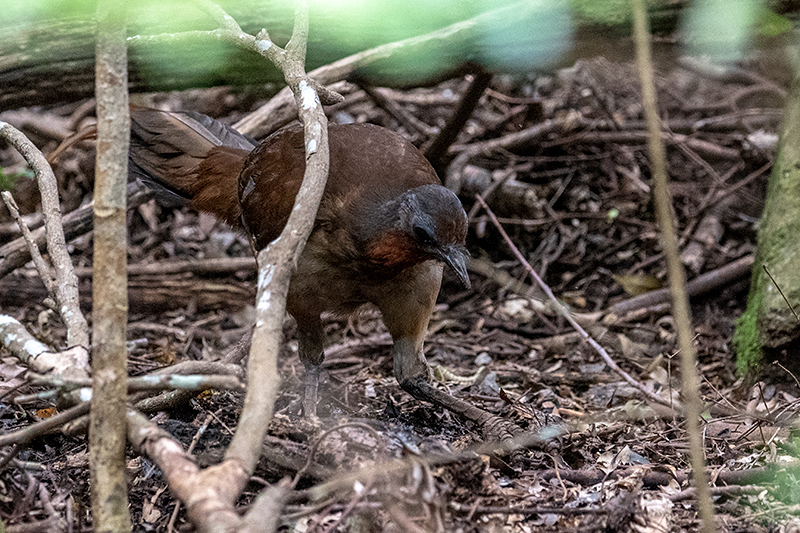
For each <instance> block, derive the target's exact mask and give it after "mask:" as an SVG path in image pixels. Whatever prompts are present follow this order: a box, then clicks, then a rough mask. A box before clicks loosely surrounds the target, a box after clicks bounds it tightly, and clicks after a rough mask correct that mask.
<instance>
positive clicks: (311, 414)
mask: <svg viewBox="0 0 800 533" xmlns="http://www.w3.org/2000/svg"><path fill="white" fill-rule="evenodd" d="M305 366H306V376H305V381H306V391H305V396H304V397H303V416H305V417H306V418H315V417H316V416H317V391H318V390H319V365H313V364H306V365H305Z"/></svg>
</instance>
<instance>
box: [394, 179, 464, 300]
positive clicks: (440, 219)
mask: <svg viewBox="0 0 800 533" xmlns="http://www.w3.org/2000/svg"><path fill="white" fill-rule="evenodd" d="M414 193H415V194H413V196H412V197H411V198H409V200H410V202H409V206H408V207H409V211H408V214H409V215H410V216H409V218H408V219H407V221H406V222H407V224H408V226H410V230H411V233H413V238H414V242H415V243H416V245H417V246H418V247H419V248H420V249H421V250H422V251H424V252H425V253H426V254H427V255H429V256H430V257H431V258H432V259H435V260H438V261H441V262H443V263H444V264H445V265H447V266H449V267H450V268H451V269H452V270H453V272H455V274H456V276H457V277H458V280H459V281H460V282H461V284H462V285H464V287H466V288H470V287H471V284H470V281H469V274H468V272H467V260H468V257H469V254H468V253H467V249H466V246H465V242H466V238H467V214H466V213H465V212H464V208H463V207H462V206H461V202H460V201H459V200H458V197H456V195H455V194H453V192H452V191H450V190H449V189H446V188H445V187H442V186H441V185H426V186H423V187H419V188H417V189H414Z"/></svg>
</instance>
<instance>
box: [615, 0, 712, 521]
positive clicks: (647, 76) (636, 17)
mask: <svg viewBox="0 0 800 533" xmlns="http://www.w3.org/2000/svg"><path fill="white" fill-rule="evenodd" d="M631 5H632V7H633V34H634V40H635V43H636V64H637V67H638V69H639V76H640V80H641V85H642V103H643V107H644V115H645V121H646V122H647V131H648V133H649V139H648V148H649V151H650V166H651V172H652V174H653V199H654V202H655V208H656V218H657V219H658V223H659V226H660V227H661V239H662V243H663V247H664V254H665V255H666V257H667V271H668V272H669V282H670V288H671V291H672V315H673V317H674V318H675V330H676V333H677V335H678V347H679V348H680V351H681V379H682V381H683V387H682V389H683V390H682V394H683V398H684V402H685V406H686V433H687V435H688V438H689V455H690V459H691V464H692V478H693V481H694V488H695V490H696V491H697V503H698V507H699V511H700V521H701V531H702V532H703V533H712V532H713V531H715V530H716V528H715V527H714V505H713V503H712V501H711V494H710V493H709V490H708V479H707V477H706V472H705V456H704V451H703V442H702V438H701V433H700V428H699V420H700V412H701V401H700V390H699V389H700V380H699V379H698V377H697V368H696V363H697V354H696V352H695V348H694V343H693V335H692V323H691V314H690V311H689V298H688V297H687V296H686V274H685V272H684V270H683V265H682V264H681V261H680V256H679V252H678V238H677V235H676V232H675V220H674V215H673V213H672V199H671V197H670V194H669V183H668V176H667V159H666V151H665V148H664V142H663V140H662V138H661V122H660V119H659V116H658V108H657V105H656V90H655V82H654V80H653V78H654V75H653V64H652V56H651V52H650V29H649V27H648V21H647V10H646V8H645V5H644V0H631Z"/></svg>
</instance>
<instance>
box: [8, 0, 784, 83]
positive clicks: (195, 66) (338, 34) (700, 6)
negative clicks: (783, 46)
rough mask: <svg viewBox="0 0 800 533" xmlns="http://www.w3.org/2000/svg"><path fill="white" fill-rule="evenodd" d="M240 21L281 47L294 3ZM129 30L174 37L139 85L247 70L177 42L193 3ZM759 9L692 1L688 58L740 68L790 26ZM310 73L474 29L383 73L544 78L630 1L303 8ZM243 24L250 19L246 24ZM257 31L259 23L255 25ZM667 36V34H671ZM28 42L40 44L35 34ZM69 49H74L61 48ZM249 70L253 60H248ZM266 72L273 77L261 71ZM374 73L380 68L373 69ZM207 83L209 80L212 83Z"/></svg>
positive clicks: (235, 12) (73, 1) (14, 7)
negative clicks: (177, 56)
mask: <svg viewBox="0 0 800 533" xmlns="http://www.w3.org/2000/svg"><path fill="white" fill-rule="evenodd" d="M0 1H2V3H3V7H2V9H0V26H3V25H6V24H5V23H8V22H11V23H13V25H14V26H15V27H16V28H19V29H21V30H24V29H25V27H26V26H27V24H28V23H31V24H32V23H33V22H34V21H37V20H42V19H52V18H84V19H90V18H92V17H93V16H94V9H95V2H94V0H0ZM218 2H219V4H220V5H221V6H222V7H223V8H224V9H226V10H227V11H228V12H229V13H230V14H231V15H232V16H233V17H234V18H235V19H237V20H249V21H250V22H251V24H250V26H247V25H246V24H243V29H244V30H245V31H248V32H250V33H253V34H255V33H257V32H258V31H259V30H260V29H261V26H259V25H258V24H268V26H269V27H268V28H267V29H268V30H269V32H270V35H271V36H272V38H273V40H274V41H275V42H276V43H278V44H280V45H283V44H285V42H286V40H287V39H288V37H289V35H291V28H292V23H293V12H294V0H218ZM127 5H128V6H129V13H130V15H129V17H130V20H129V28H130V31H131V33H132V34H136V35H140V36H148V35H158V34H162V35H163V34H171V35H173V36H174V40H173V42H172V43H171V44H167V45H165V44H164V43H163V41H162V42H161V44H159V43H157V42H155V41H153V43H152V44H151V43H150V42H149V41H148V40H147V39H144V40H141V39H140V40H139V41H137V46H138V47H141V48H142V49H143V50H144V51H145V53H143V54H139V55H138V56H137V57H138V58H139V63H138V64H137V68H138V70H139V71H140V72H141V75H143V76H145V77H148V78H150V77H155V76H158V77H161V78H164V77H173V78H178V77H189V78H191V77H192V76H193V75H194V76H196V74H193V73H197V72H205V73H206V75H205V76H206V80H205V82H204V83H206V84H212V83H213V82H214V79H213V74H211V75H210V77H209V74H208V73H219V77H220V78H221V79H230V76H227V75H224V74H226V73H230V72H231V71H232V70H236V69H242V70H243V71H244V70H246V69H250V70H252V67H253V63H252V61H251V62H248V61H249V60H248V58H247V57H245V58H244V59H243V58H242V54H241V53H236V51H235V50H233V48H232V47H231V46H230V45H228V44H224V43H219V42H210V41H209V42H207V43H199V44H198V42H197V39H186V40H181V37H180V35H179V34H180V32H185V31H188V30H211V29H214V28H215V24H214V22H213V20H211V17H209V16H208V15H207V14H205V13H203V12H202V11H201V10H200V9H199V8H198V6H197V5H196V4H195V3H194V2H192V1H191V0H133V1H129V2H127ZM766 5H767V4H766V3H765V2H763V1H761V0H694V1H693V2H690V3H689V8H688V9H684V10H683V11H682V12H680V13H679V14H678V16H679V17H680V22H679V27H680V29H681V38H682V41H683V42H684V43H685V45H686V47H687V51H688V52H689V53H691V54H703V55H709V56H712V57H713V58H715V59H722V60H730V59H736V58H738V57H740V56H741V54H742V53H744V52H745V51H746V50H747V47H748V46H749V45H750V43H751V41H752V38H753V35H754V34H755V33H757V32H762V33H767V34H776V33H782V32H786V31H787V30H788V29H790V26H791V25H790V24H789V22H788V20H787V19H785V18H783V17H780V16H778V15H775V14H774V13H772V12H770V11H769V10H768V9H767V8H766V7H765V6H766ZM648 6H649V8H650V9H651V13H652V14H653V17H659V16H662V15H663V13H664V12H672V11H671V10H680V9H682V8H683V7H684V4H682V3H681V2H679V1H676V0H648ZM309 10H310V26H311V27H310V33H309V37H310V41H309V53H308V58H309V60H308V61H309V65H308V66H309V69H311V68H315V67H317V66H320V65H323V64H326V63H329V62H331V61H334V60H336V59H340V58H342V57H345V56H347V55H350V54H354V53H356V52H358V51H361V50H366V49H369V48H373V47H375V46H378V45H380V44H384V43H389V42H394V41H399V40H402V39H407V38H410V37H414V36H418V35H424V34H427V33H430V32H432V31H435V30H439V29H442V28H445V27H448V26H451V25H453V24H456V23H460V22H461V23H464V22H465V21H472V22H473V23H474V25H473V26H472V27H471V31H470V32H468V36H464V34H463V33H462V34H459V37H458V38H455V39H452V41H450V42H441V43H432V44H431V45H430V46H426V47H424V49H420V50H415V51H413V52H412V53H409V54H406V55H405V56H400V57H398V59H397V62H396V63H395V64H393V65H390V66H387V65H381V66H380V68H381V69H388V70H390V71H391V73H390V74H389V75H387V76H388V79H389V80H391V81H394V82H395V83H401V84H402V83H403V82H402V80H396V79H395V78H396V77H398V76H402V75H403V72H405V73H406V75H407V76H408V83H409V84H411V83H414V82H415V80H416V79H419V80H424V79H425V78H426V77H428V76H430V75H431V74H435V73H437V72H442V71H448V70H449V69H453V68H457V67H458V66H461V65H464V64H477V65H481V66H483V67H485V68H486V69H488V70H490V71H504V72H509V71H511V72H514V71H522V72H529V71H531V70H537V69H546V68H550V67H552V66H554V65H556V64H558V63H559V62H561V61H564V59H565V58H566V57H567V56H568V52H569V51H570V49H571V47H572V44H573V40H574V34H575V32H576V31H577V28H576V26H577V25H578V24H579V23H580V24H592V25H600V26H601V27H606V28H608V29H609V30H610V34H613V33H619V32H620V31H621V29H622V31H627V28H628V27H629V25H630V2H629V0H436V1H431V0H309ZM245 13H246V14H248V15H249V16H248V17H244V16H242V15H243V14H245ZM253 21H256V22H253ZM672 29H673V28H669V31H671V30H672ZM31 39H32V40H35V39H36V34H35V32H32V34H31ZM65 45H67V46H70V45H71V43H65ZM169 46H185V47H186V48H193V50H195V51H196V53H193V54H192V55H191V59H190V60H188V61H184V62H183V63H180V64H176V62H175V61H174V60H173V58H172V57H171V54H170V48H169ZM251 59H252V60H253V61H255V60H257V59H258V58H251ZM266 68H270V67H266ZM374 68H378V67H374ZM209 78H210V79H209Z"/></svg>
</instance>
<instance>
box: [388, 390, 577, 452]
mask: <svg viewBox="0 0 800 533" xmlns="http://www.w3.org/2000/svg"><path fill="white" fill-rule="evenodd" d="M400 386H401V387H402V388H403V390H405V391H406V392H408V393H409V394H411V395H412V396H413V397H415V398H417V399H418V400H424V401H428V402H431V403H433V404H435V405H438V406H440V407H444V408H445V409H447V410H448V411H450V412H452V413H455V414H457V415H459V416H461V417H463V418H466V419H467V420H471V421H472V422H475V423H476V424H477V425H478V426H479V427H480V428H481V432H482V433H483V438H484V439H486V440H487V441H489V442H497V443H499V444H500V449H499V450H498V451H501V452H511V451H512V450H518V449H520V448H525V447H530V446H537V447H544V448H546V449H550V448H552V447H553V445H554V442H555V439H556V438H557V436H558V435H560V433H561V432H560V429H559V427H558V425H557V424H554V422H555V419H554V418H552V417H548V416H546V415H542V416H541V417H538V418H536V419H535V420H534V423H533V424H532V425H531V426H530V427H529V428H527V429H522V428H521V427H520V426H518V425H517V424H515V423H513V422H511V421H509V420H506V419H504V418H501V417H499V416H497V415H494V414H492V413H489V412H488V411H484V410H483V409H481V408H479V407H476V406H474V405H472V404H471V403H469V402H465V401H464V400H461V399H459V398H456V397H454V396H451V395H450V394H448V393H446V392H443V391H441V390H439V389H437V388H436V387H434V386H433V385H431V384H430V383H428V382H427V381H426V380H425V378H424V377H422V376H418V377H416V378H411V379H406V380H404V381H403V382H402V383H401V384H400ZM551 429H552V430H553V431H550V430H551ZM556 447H557V445H556Z"/></svg>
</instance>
